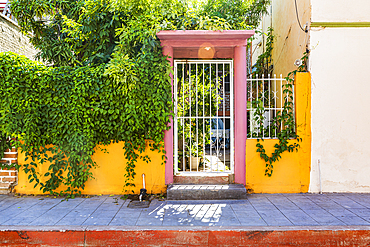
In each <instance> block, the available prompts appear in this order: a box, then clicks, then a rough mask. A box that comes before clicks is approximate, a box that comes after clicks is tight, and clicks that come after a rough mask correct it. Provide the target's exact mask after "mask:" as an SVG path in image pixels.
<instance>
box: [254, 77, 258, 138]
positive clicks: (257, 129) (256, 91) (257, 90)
mask: <svg viewBox="0 0 370 247" xmlns="http://www.w3.org/2000/svg"><path fill="white" fill-rule="evenodd" d="M256 79H257V80H256V103H257V105H256V110H255V111H257V107H258V100H259V90H258V80H259V78H258V74H257V75H256ZM256 128H257V135H259V126H256Z"/></svg>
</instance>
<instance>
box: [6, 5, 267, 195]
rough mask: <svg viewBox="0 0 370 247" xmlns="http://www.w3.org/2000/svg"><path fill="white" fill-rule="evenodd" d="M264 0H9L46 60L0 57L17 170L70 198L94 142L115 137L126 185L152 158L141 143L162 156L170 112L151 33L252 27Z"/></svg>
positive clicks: (165, 74) (163, 69)
mask: <svg viewBox="0 0 370 247" xmlns="http://www.w3.org/2000/svg"><path fill="white" fill-rule="evenodd" d="M268 2H269V1H268V0H258V1H243V0H235V1H228V0H209V1H182V0H118V1H116V0H77V1H76V0H32V1H30V0H12V2H11V8H12V9H11V11H12V13H13V15H14V16H15V17H16V18H17V20H18V23H19V25H20V27H21V28H22V31H23V32H24V33H26V34H31V33H32V35H30V40H31V42H32V44H33V45H34V46H35V47H36V48H37V49H38V50H39V53H38V55H37V58H39V59H41V60H42V61H43V62H44V64H46V66H45V65H43V64H40V63H37V62H33V61H30V60H28V59H26V58H25V57H22V56H18V55H16V54H12V53H5V54H1V55H0V92H1V95H2V98H1V99H0V109H1V110H0V128H1V130H3V132H4V133H5V134H6V135H12V136H15V137H17V139H18V140H19V142H17V146H18V147H20V148H21V150H22V151H23V152H25V154H26V157H27V158H26V159H27V160H26V164H24V165H23V167H21V168H20V169H23V170H24V171H25V172H26V173H27V175H28V179H29V181H30V182H33V183H34V185H35V187H36V186H39V187H40V189H41V190H42V191H43V192H49V193H52V194H67V195H69V196H73V195H74V194H79V193H81V190H82V189H84V186H85V182H86V181H87V180H88V179H90V178H92V169H93V168H94V166H95V163H94V161H93V160H92V158H91V156H92V155H93V154H94V152H95V151H96V148H97V145H99V144H105V145H107V144H109V143H111V142H119V141H123V142H124V150H125V153H124V155H125V157H124V158H126V159H127V165H126V174H125V177H126V182H125V184H124V185H125V186H131V185H133V183H132V181H133V178H134V176H135V164H136V162H137V161H138V160H139V159H142V160H144V161H147V162H150V158H149V157H147V156H144V155H142V154H143V153H144V151H145V150H147V149H148V148H149V149H151V150H153V151H154V150H157V151H158V152H160V153H162V155H163V156H162V157H163V161H165V160H164V157H165V153H164V146H163V136H164V130H166V129H167V128H168V127H167V124H168V122H169V119H170V117H171V115H172V113H171V110H172V109H173V107H172V99H171V86H170V85H171V84H170V77H169V74H170V72H171V68H170V65H169V63H168V61H167V60H166V58H165V57H163V55H162V48H161V46H160V42H159V40H158V38H157V37H156V33H157V32H158V31H160V30H176V29H179V30H186V29H191V30H224V29H248V28H253V25H255V23H258V20H259V18H260V17H261V14H262V13H265V12H266V7H267V4H268ZM248 13H249V14H250V16H249V17H248V18H247V15H248ZM251 13H253V14H251ZM147 140H151V141H150V142H147ZM45 162H48V163H49V164H50V165H49V170H48V171H47V172H46V173H40V172H39V169H38V166H39V165H42V164H44V163H45ZM59 190H61V192H58V193H57V192H56V191H59Z"/></svg>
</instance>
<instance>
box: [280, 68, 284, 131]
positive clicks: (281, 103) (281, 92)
mask: <svg viewBox="0 0 370 247" xmlns="http://www.w3.org/2000/svg"><path fill="white" fill-rule="evenodd" d="M283 97H284V94H283V75H282V74H280V113H283ZM282 130H283V120H281V123H280V131H282Z"/></svg>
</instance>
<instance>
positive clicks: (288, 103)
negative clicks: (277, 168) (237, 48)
mask: <svg viewBox="0 0 370 247" xmlns="http://www.w3.org/2000/svg"><path fill="white" fill-rule="evenodd" d="M272 33H273V29H272V28H269V29H268V34H267V44H266V50H265V52H264V53H262V54H261V55H260V56H259V58H258V60H257V63H256V65H255V66H254V74H253V76H254V77H256V75H257V74H258V75H264V76H265V77H267V76H268V74H270V73H271V72H272V67H273V63H272V60H271V56H272V49H273V39H274V36H273V34H272ZM307 57H308V54H307V53H304V55H303V57H302V59H301V61H302V64H301V65H300V66H299V67H298V68H297V70H294V71H292V72H290V73H289V74H288V76H287V77H286V78H285V80H286V83H284V84H283V86H282V90H283V92H282V95H284V96H285V97H284V104H283V107H282V110H281V111H278V112H277V114H276V116H275V117H274V118H273V119H272V120H271V121H270V123H269V126H268V127H267V128H264V113H265V107H266V105H264V104H263V101H262V100H261V99H262V98H266V99H268V98H269V97H271V95H268V91H265V92H264V91H262V90H261V89H262V88H263V87H262V83H264V82H263V81H258V83H259V87H258V88H259V89H260V91H259V92H254V94H255V95H258V97H254V100H253V101H252V102H251V104H252V108H253V109H254V114H253V119H254V121H256V122H257V125H258V131H257V132H255V133H249V135H248V136H249V137H255V138H257V144H256V148H257V150H256V151H257V153H259V155H260V157H261V159H263V160H264V161H265V166H266V169H265V175H266V176H268V177H271V176H272V173H273V169H274V166H273V163H274V162H276V161H279V159H281V154H282V153H284V152H286V151H288V152H293V151H298V149H299V148H300V144H299V142H301V141H302V138H300V137H299V136H298V134H297V133H296V124H295V117H294V108H293V107H294V103H293V101H294V97H293V96H294V95H293V85H294V77H295V75H296V73H297V72H302V71H307V66H306V64H307V63H306V61H307ZM266 102H267V100H266V101H265V103H266ZM267 107H269V106H267ZM275 132H276V133H277V134H276V137H277V139H278V140H279V142H278V143H277V144H275V145H274V148H275V150H274V151H273V152H272V154H271V155H270V156H269V155H267V154H266V150H265V148H264V146H263V144H262V143H261V142H263V141H264V137H265V136H268V135H269V133H275ZM291 140H295V141H293V142H291Z"/></svg>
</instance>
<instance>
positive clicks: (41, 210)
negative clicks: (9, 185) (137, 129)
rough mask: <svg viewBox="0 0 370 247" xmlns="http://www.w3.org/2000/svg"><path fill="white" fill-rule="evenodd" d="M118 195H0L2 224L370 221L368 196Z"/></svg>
mask: <svg viewBox="0 0 370 247" xmlns="http://www.w3.org/2000/svg"><path fill="white" fill-rule="evenodd" d="M129 202H130V200H122V199H120V196H94V197H91V198H76V199H69V200H68V201H66V200H62V199H61V198H51V197H45V196H42V197H41V196H35V197H34V196H25V197H15V196H9V195H0V225H3V226H4V225H8V226H9V225H22V226H25V225H29V226H62V225H65V226H92V225H102V226H108V225H109V226H134V225H136V226H320V225H323V226H329V225H330V226H332V225H338V226H346V225H370V194H354V193H348V194H347V193H344V194H322V195H320V194H251V195H248V199H246V200H224V201H169V200H167V201H166V200H165V201H159V200H153V201H152V202H151V204H150V207H149V208H143V209H140V208H137V209H131V208H128V207H127V205H128V203H129Z"/></svg>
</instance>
